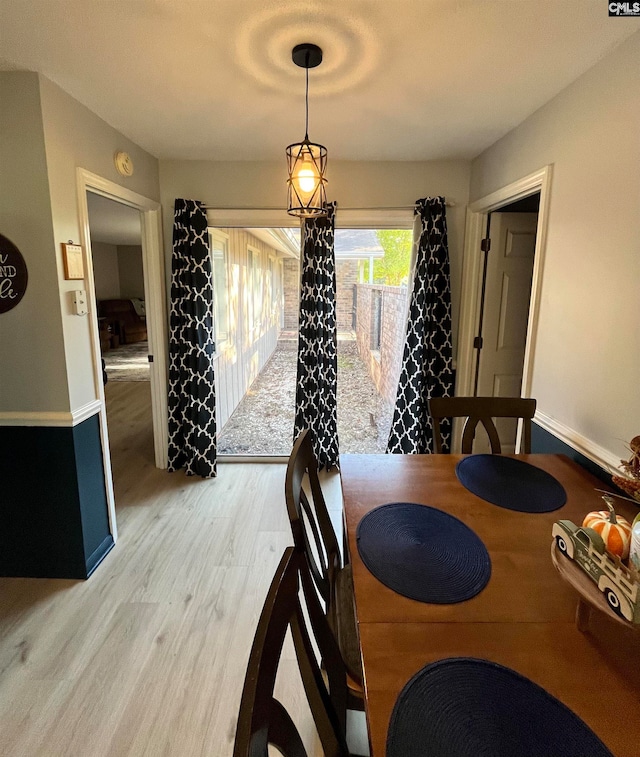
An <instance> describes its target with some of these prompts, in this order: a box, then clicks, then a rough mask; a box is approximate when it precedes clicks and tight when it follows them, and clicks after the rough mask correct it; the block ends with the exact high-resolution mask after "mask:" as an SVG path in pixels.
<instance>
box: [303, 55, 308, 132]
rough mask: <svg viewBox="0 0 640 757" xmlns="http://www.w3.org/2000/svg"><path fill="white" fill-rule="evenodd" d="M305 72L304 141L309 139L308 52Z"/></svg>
mask: <svg viewBox="0 0 640 757" xmlns="http://www.w3.org/2000/svg"><path fill="white" fill-rule="evenodd" d="M306 71H307V85H306V88H305V94H304V112H305V119H304V138H305V141H306V140H308V139H309V52H307V65H306Z"/></svg>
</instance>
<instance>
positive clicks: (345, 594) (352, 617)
mask: <svg viewBox="0 0 640 757" xmlns="http://www.w3.org/2000/svg"><path fill="white" fill-rule="evenodd" d="M335 602H336V607H335V625H336V628H335V629H334V633H335V635H336V639H337V641H338V646H339V647H340V652H341V654H342V659H343V660H344V663H345V666H346V668H347V672H348V673H349V676H350V677H351V678H352V679H353V680H354V682H355V683H356V684H358V685H359V686H360V687H361V686H362V658H361V657H360V646H359V641H358V639H359V637H358V622H357V620H356V609H355V604H354V600H353V573H352V571H351V565H350V564H349V565H345V567H344V568H342V570H341V571H339V573H338V575H337V578H336V596H335Z"/></svg>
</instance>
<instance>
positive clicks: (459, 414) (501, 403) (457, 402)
mask: <svg viewBox="0 0 640 757" xmlns="http://www.w3.org/2000/svg"><path fill="white" fill-rule="evenodd" d="M428 402H429V414H430V416H431V421H432V424H433V442H434V452H442V436H441V434H440V421H441V420H443V419H444V418H465V417H466V419H467V420H466V422H465V424H464V429H463V432H462V453H463V454H470V453H471V451H472V447H473V439H474V437H475V433H476V427H477V426H478V424H479V423H481V424H482V425H483V426H484V428H485V431H486V432H487V435H488V437H489V442H490V444H491V452H492V454H500V452H501V451H502V450H501V447H500V439H499V437H498V431H497V429H496V426H495V423H494V420H493V419H494V418H522V419H523V434H522V443H521V450H520V451H521V452H523V453H526V454H528V453H529V452H531V419H532V418H533V416H534V414H535V412H536V401H535V400H534V399H525V398H523V397H432V398H431V399H430V400H429V401H428Z"/></svg>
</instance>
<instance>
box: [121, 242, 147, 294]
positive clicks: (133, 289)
mask: <svg viewBox="0 0 640 757" xmlns="http://www.w3.org/2000/svg"><path fill="white" fill-rule="evenodd" d="M118 270H119V277H120V296H121V297H124V298H126V299H133V298H136V299H140V300H144V274H143V269H142V247H140V245H137V246H136V245H118Z"/></svg>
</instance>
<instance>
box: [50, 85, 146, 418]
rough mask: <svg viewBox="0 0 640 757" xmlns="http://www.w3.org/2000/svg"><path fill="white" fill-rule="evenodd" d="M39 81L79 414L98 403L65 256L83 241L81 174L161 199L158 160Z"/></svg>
mask: <svg viewBox="0 0 640 757" xmlns="http://www.w3.org/2000/svg"><path fill="white" fill-rule="evenodd" d="M39 80H40V96H41V101H42V120H43V124H44V139H45V149H46V158H47V168H48V172H49V191H50V196H51V215H52V219H53V231H54V245H53V249H52V250H51V251H50V254H51V255H52V256H54V255H55V256H56V261H57V272H58V276H57V279H58V289H59V295H58V296H59V304H58V307H57V309H58V311H61V312H62V325H63V330H64V350H65V360H66V366H67V376H68V386H69V400H68V402H69V404H70V408H71V410H76V409H78V408H80V407H83V406H84V405H86V404H88V403H90V402H92V401H93V400H95V399H96V398H97V392H96V387H95V384H94V379H93V367H92V366H93V356H92V353H91V344H90V340H89V317H90V316H89V317H88V316H77V315H74V314H73V313H72V310H71V292H72V291H73V290H74V289H78V288H80V287H79V282H77V281H75V282H74V281H65V279H64V273H63V267H62V258H61V253H60V243H61V242H67V241H68V240H69V239H72V240H74V241H79V240H80V225H79V220H78V199H77V191H76V169H77V168H84V169H86V170H87V171H90V172H92V173H94V174H97V175H98V176H101V177H102V178H104V179H108V180H110V181H113V182H115V183H117V184H120V185H122V186H124V187H126V188H128V189H130V190H133V191H134V192H137V193H139V194H141V195H143V196H144V197H147V198H149V199H152V200H158V199H159V185H158V161H157V160H156V159H155V158H154V157H153V156H152V155H149V154H148V153H146V152H145V151H144V150H142V149H141V148H140V147H138V146H137V145H135V144H134V143H133V142H131V141H130V140H128V139H126V138H125V137H123V136H122V134H120V133H119V132H118V131H116V130H115V129H114V128H113V127H111V126H109V124H107V123H106V122H105V121H103V120H102V119H100V118H98V116H96V115H95V114H94V113H92V112H91V111H90V110H88V108H86V107H85V106H84V105H81V104H80V103H79V102H78V101H77V100H74V99H73V98H72V97H71V96H70V95H68V94H67V93H66V92H64V91H63V90H61V89H60V88H59V87H57V86H56V85H55V84H53V83H52V82H50V81H49V80H48V79H46V78H45V77H43V76H40V77H39ZM118 150H125V151H126V152H128V153H129V154H130V155H131V158H132V160H133V165H134V174H133V176H131V177H130V178H126V179H125V178H124V177H122V176H120V174H118V172H117V171H116V169H115V166H114V163H113V156H114V154H115V152H116V151H118Z"/></svg>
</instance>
